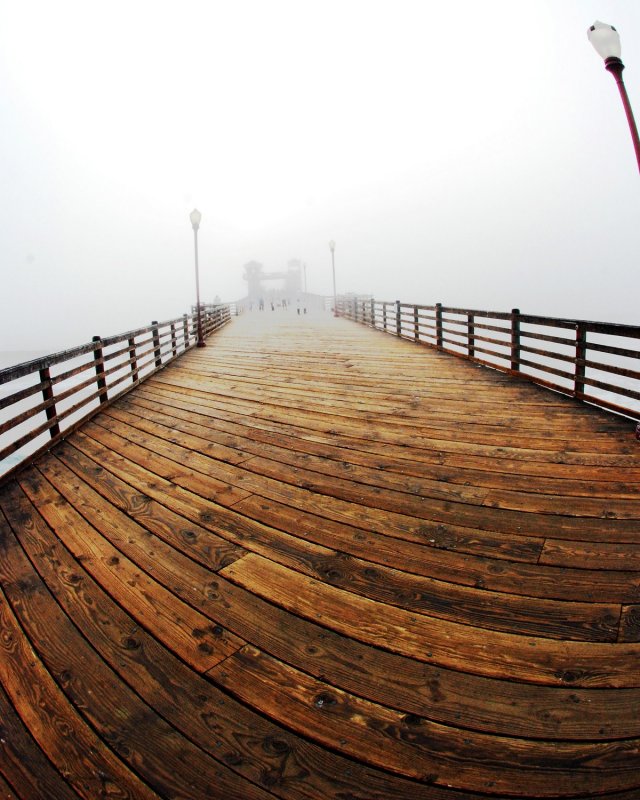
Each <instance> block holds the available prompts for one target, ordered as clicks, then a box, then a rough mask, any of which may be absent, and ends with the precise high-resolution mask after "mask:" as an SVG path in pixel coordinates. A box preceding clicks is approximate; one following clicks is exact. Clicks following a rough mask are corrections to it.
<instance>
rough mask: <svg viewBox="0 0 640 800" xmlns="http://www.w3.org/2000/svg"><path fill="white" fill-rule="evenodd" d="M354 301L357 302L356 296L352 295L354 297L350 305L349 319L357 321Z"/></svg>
mask: <svg viewBox="0 0 640 800" xmlns="http://www.w3.org/2000/svg"><path fill="white" fill-rule="evenodd" d="M356 303H357V300H356V298H355V297H354V298H353V306H352V310H351V319H352V320H353V321H354V322H357V321H358V315H357V313H356Z"/></svg>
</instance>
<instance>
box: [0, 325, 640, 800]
mask: <svg viewBox="0 0 640 800" xmlns="http://www.w3.org/2000/svg"><path fill="white" fill-rule="evenodd" d="M639 486H640V447H639V445H638V443H637V442H636V441H635V439H634V437H633V425H632V423H631V422H629V421H626V420H624V419H621V418H616V417H614V416H612V415H610V414H607V413H605V412H603V411H601V410H598V409H595V408H589V407H586V406H582V405H579V404H577V403H576V402H575V401H573V400H571V399H568V398H566V397H562V396H560V395H557V394H554V393H552V392H550V391H548V390H545V389H543V388H540V387H537V386H534V385H532V384H530V383H528V382H526V381H524V380H519V379H514V378H511V377H509V376H507V375H505V374H502V373H500V372H497V371H493V370H490V369H486V368H483V367H480V366H478V365H475V364H473V363H470V362H467V361H464V360H462V359H457V358H455V357H452V356H450V355H447V354H443V353H439V352H437V351H436V350H434V349H431V348H427V347H424V346H420V345H416V344H412V343H410V342H406V341H403V340H400V339H397V338H394V337H391V336H385V335H384V334H382V333H380V332H376V331H372V330H369V329H367V328H365V327H363V326H359V325H356V324H354V323H351V322H349V321H347V320H343V319H334V318H333V317H332V316H330V314H328V313H325V314H317V315H313V314H309V315H306V316H305V315H300V316H298V315H297V314H295V311H294V310H293V309H289V310H288V311H287V312H275V313H272V312H271V311H265V312H262V313H260V312H258V311H254V312H252V313H246V314H245V315H243V316H241V317H239V318H237V319H234V320H233V322H232V323H231V324H229V325H227V326H226V327H225V328H224V329H222V330H221V331H220V332H219V333H217V334H216V335H215V336H213V337H212V338H210V339H209V341H208V346H207V347H206V348H205V349H193V350H190V351H189V352H188V353H186V354H185V355H184V356H182V357H181V358H179V359H177V360H176V361H174V362H173V363H172V364H170V365H169V366H167V367H166V368H165V369H163V370H161V371H160V372H158V373H156V374H155V375H153V376H152V377H150V378H149V379H148V380H147V381H145V382H144V383H143V384H141V385H140V386H138V387H137V388H136V389H134V390H133V391H131V392H130V393H129V394H127V395H125V396H123V397H122V398H120V399H119V400H117V401H116V402H115V403H114V404H113V405H111V406H109V407H107V408H105V409H104V410H103V411H101V412H100V413H99V414H98V415H97V416H95V417H94V418H93V419H92V420H90V421H89V422H87V423H86V424H85V425H84V426H83V427H82V428H81V429H80V430H78V431H76V432H74V433H71V434H70V435H69V436H68V438H67V439H66V440H64V441H62V442H61V443H59V444H57V445H56V446H55V447H54V448H53V449H52V450H51V451H50V452H49V453H47V454H45V455H44V456H41V457H40V458H39V459H38V460H37V461H36V462H35V463H34V464H32V465H31V466H28V467H26V468H25V469H24V470H22V471H21V472H19V473H18V474H17V475H16V476H15V477H14V478H13V479H12V480H10V481H8V482H6V483H5V485H4V486H3V487H2V489H0V503H1V508H2V513H0V587H1V593H0V622H1V633H0V797H3V798H21V800H24V799H27V800H32V799H33V800H43V799H45V800H48V799H49V798H52V799H53V798H55V800H66V799H67V798H85V799H86V800H95V798H101V797H113V798H115V797H117V798H135V799H136V800H137V799H138V798H158V797H161V798H196V799H199V798H222V799H223V800H267V798H282V799H283V800H285V799H286V800H298V799H299V798H300V799H302V798H304V800H315V799H317V800H326V799H327V798H335V799H338V798H340V800H347V799H348V800H357V799H359V800H469V798H474V799H476V800H478V799H479V798H486V797H499V798H534V797H535V798H542V797H546V798H560V797H582V798H586V797H594V796H599V795H603V796H604V797H606V798H609V800H623V799H624V800H632V798H635V799H636V800H637V798H638V797H640V749H639V748H640V668H639V665H640V529H639V524H638V521H639V519H640V494H639Z"/></svg>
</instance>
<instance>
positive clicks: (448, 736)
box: [210, 647, 640, 798]
mask: <svg viewBox="0 0 640 800" xmlns="http://www.w3.org/2000/svg"><path fill="white" fill-rule="evenodd" d="M210 675H211V677H212V678H213V680H214V681H216V682H218V683H220V684H222V685H223V686H225V687H226V688H227V689H228V690H229V691H231V692H232V693H233V694H235V695H236V696H238V697H240V698H241V699H243V700H244V701H245V702H247V703H249V704H250V705H254V706H259V707H260V708H261V709H262V710H263V712H264V713H265V714H266V715H267V716H269V717H272V718H275V719H278V720H281V721H285V720H286V723H287V724H288V725H289V726H291V727H292V728H293V729H294V730H298V731H301V732H303V733H305V734H306V735H309V732H311V735H312V736H313V737H314V738H315V739H317V740H319V741H321V742H322V743H323V744H324V745H325V746H329V747H335V748H336V749H338V750H340V751H342V752H345V753H346V754H347V755H349V756H350V757H352V758H356V759H359V760H363V761H369V762H370V763H372V764H374V765H377V766H381V765H386V767H387V768H388V769H391V770H393V771H394V772H398V773H400V774H404V775H407V776H409V777H412V778H414V779H417V780H420V781H425V782H428V783H434V784H439V785H442V786H447V787H455V788H458V789H467V790H469V791H477V792H483V791H487V790H492V791H493V792H494V793H501V794H505V793H507V794H508V793H513V794H517V793H518V791H520V790H521V789H522V787H523V786H526V787H527V791H528V792H529V793H531V794H535V796H536V797H553V798H558V797H570V796H575V795H576V794H578V793H582V792H592V793H595V792H598V793H601V792H606V791H609V790H619V789H633V788H638V782H639V781H640V775H638V774H635V775H634V774H632V773H631V772H627V774H626V775H623V774H621V773H620V770H619V759H620V757H621V756H622V757H623V758H625V757H626V756H628V753H629V750H630V749H633V748H635V750H636V752H640V746H639V745H640V742H639V741H638V740H635V741H634V740H631V741H629V740H625V741H624V742H621V743H610V744H608V746H607V750H606V751H603V748H602V745H601V744H599V743H596V744H593V743H588V744H587V743H571V744H567V743H559V742H535V743H533V742H526V743H524V742H523V741H522V740H519V739H508V738H505V737H496V736H487V735H486V734H478V733H473V732H470V731H464V730H460V729H451V728H446V727H444V726H442V725H439V724H437V723H433V722H431V721H429V720H426V719H424V718H422V717H419V716H416V715H405V714H402V713H400V712H398V711H395V710H393V709H389V708H386V707H384V706H381V705H377V704H374V703H371V702H369V701H366V700H362V699H361V698H359V697H357V696H355V695H352V694H349V693H347V692H344V691H341V690H339V689H337V688H336V687H334V686H331V685H330V684H327V683H326V682H324V681H320V680H317V679H314V678H311V677H309V676H308V675H306V674H305V673H303V672H300V671H299V670H295V669H293V668H292V667H290V666H288V665H286V664H284V663H283V662H281V661H278V660H276V659H274V658H271V657H270V656H268V655H267V654H265V653H262V652H261V651H260V650H258V649H256V648H253V647H245V648H243V649H242V650H240V651H238V652H237V653H236V654H234V655H233V656H231V657H230V658H229V659H227V661H225V662H224V664H222V665H219V666H218V667H216V668H214V669H213V670H212V671H211V672H210ZM435 742H437V743H438V744H437V745H436V746H434V743H435ZM470 765H473V766H472V768H471V769H470V768H469V767H470Z"/></svg>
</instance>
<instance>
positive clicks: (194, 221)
mask: <svg viewBox="0 0 640 800" xmlns="http://www.w3.org/2000/svg"><path fill="white" fill-rule="evenodd" d="M189 219H190V220H191V227H192V228H193V245H194V248H195V254H196V313H197V315H198V341H197V342H196V344H197V346H198V347H206V344H205V341H204V336H203V335H202V318H201V316H200V274H199V272H198V228H199V227H200V220H201V219H202V214H201V213H200V212H199V211H198V209H197V208H194V209H193V211H192V212H191V214H189Z"/></svg>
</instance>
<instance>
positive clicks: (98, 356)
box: [91, 336, 108, 403]
mask: <svg viewBox="0 0 640 800" xmlns="http://www.w3.org/2000/svg"><path fill="white" fill-rule="evenodd" d="M91 341H92V342H100V341H102V340H101V339H100V337H99V336H94V337H93V339H92V340H91ZM93 360H94V362H95V370H96V375H97V376H98V380H97V381H96V383H97V385H98V397H99V399H100V402H101V403H106V402H107V400H108V397H107V379H106V375H105V371H104V357H103V355H102V348H101V347H95V348H94V351H93Z"/></svg>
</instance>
